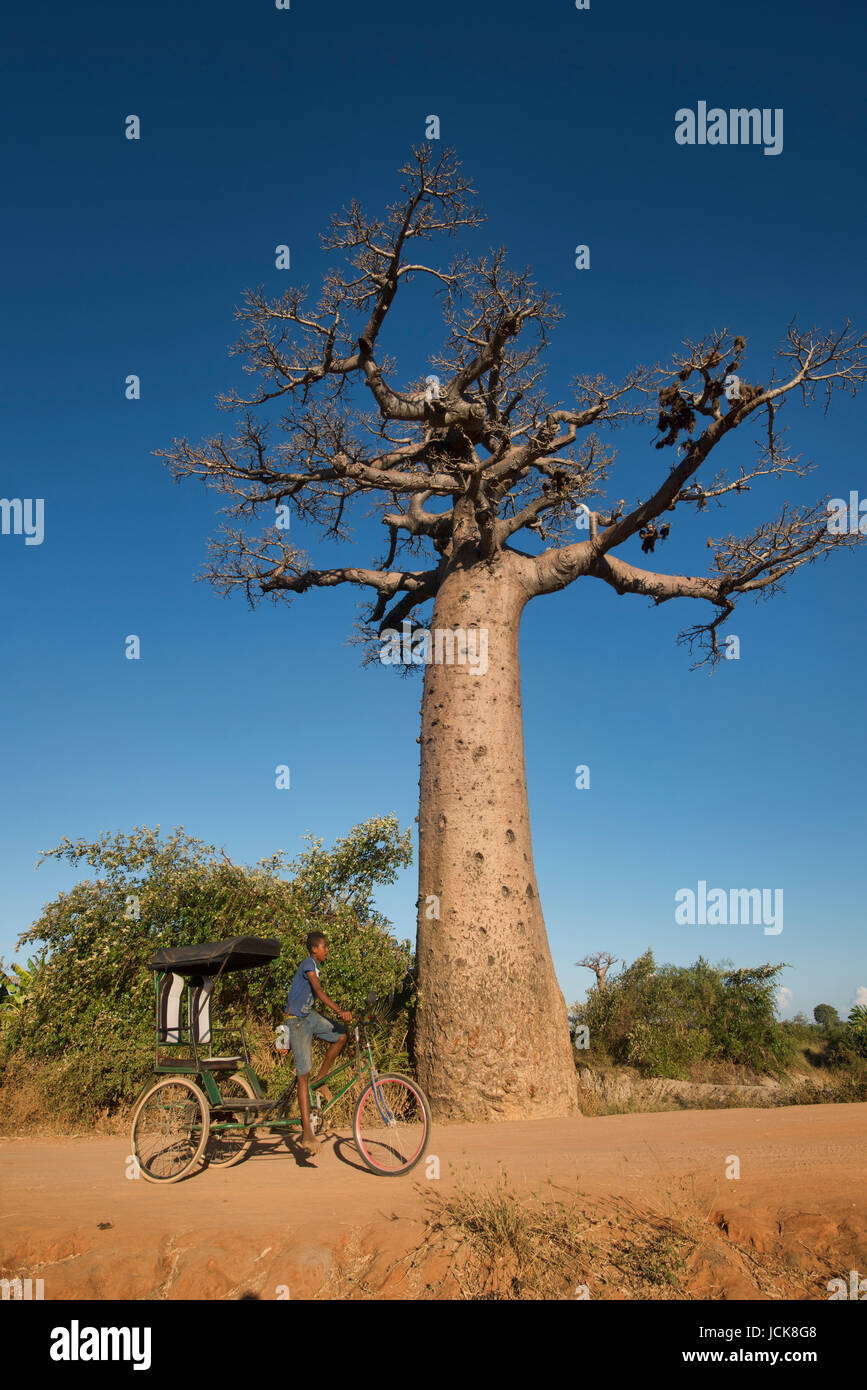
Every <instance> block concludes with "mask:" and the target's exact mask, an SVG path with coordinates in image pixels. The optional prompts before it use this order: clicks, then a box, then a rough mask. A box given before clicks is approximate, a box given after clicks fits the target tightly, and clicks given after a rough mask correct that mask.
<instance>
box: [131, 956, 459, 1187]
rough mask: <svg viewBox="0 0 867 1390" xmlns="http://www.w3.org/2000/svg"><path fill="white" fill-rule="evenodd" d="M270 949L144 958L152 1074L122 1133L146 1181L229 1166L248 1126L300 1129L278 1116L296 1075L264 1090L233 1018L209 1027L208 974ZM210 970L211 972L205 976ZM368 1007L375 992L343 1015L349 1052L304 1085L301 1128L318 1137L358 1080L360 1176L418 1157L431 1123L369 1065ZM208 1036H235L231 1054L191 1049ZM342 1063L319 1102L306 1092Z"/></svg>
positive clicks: (383, 1172) (408, 1091)
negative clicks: (347, 1019)
mask: <svg viewBox="0 0 867 1390" xmlns="http://www.w3.org/2000/svg"><path fill="white" fill-rule="evenodd" d="M279 953H280V942H279V941H276V940H273V939H271V940H263V939H262V938H259V937H232V938H230V939H228V940H226V941H220V942H205V943H203V944H202V945H200V946H178V947H168V948H166V949H164V950H162V951H157V952H156V954H155V955H154V957H153V958H152V960H151V961H150V962H149V968H150V969H151V970H153V971H154V972H155V981H154V984H155V994H156V1005H155V1008H156V1029H155V1055H154V1072H155V1076H154V1077H152V1078H151V1080H150V1081H149V1082H148V1083H146V1085H145V1086H144V1088H143V1089H142V1091H141V1092H140V1094H139V1097H138V1099H137V1101H136V1103H135V1108H134V1111H133V1117H132V1130H131V1142H132V1152H133V1155H134V1157H135V1160H136V1165H137V1170H138V1171H139V1172H140V1173H141V1175H142V1177H143V1178H145V1179H146V1180H147V1181H149V1182H153V1183H166V1184H168V1183H175V1182H179V1181H180V1180H181V1179H182V1178H185V1177H187V1176H189V1175H190V1174H191V1173H192V1172H193V1170H194V1169H196V1168H197V1167H199V1165H200V1164H204V1165H207V1166H210V1167H214V1168H231V1167H233V1166H234V1165H235V1164H236V1163H239V1162H240V1161H241V1160H242V1159H243V1158H245V1157H246V1156H247V1155H248V1154H249V1152H250V1149H251V1147H252V1144H253V1140H254V1138H255V1135H256V1130H257V1129H259V1128H262V1129H271V1130H277V1131H281V1130H285V1131H289V1130H291V1129H293V1128H296V1127H299V1126H300V1124H301V1119H300V1117H298V1116H290V1115H289V1113H288V1112H289V1107H290V1105H291V1102H292V1099H293V1096H294V1094H295V1090H296V1087H297V1084H298V1078H297V1076H296V1077H294V1078H293V1080H292V1081H291V1082H290V1083H289V1084H288V1085H287V1086H286V1087H285V1088H284V1089H283V1090H282V1091H281V1092H280V1094H279V1095H277V1096H274V1097H268V1096H266V1095H265V1091H264V1088H263V1085H262V1081H261V1079H260V1078H259V1076H258V1075H257V1073H256V1071H255V1070H254V1068H253V1066H252V1063H251V1061H250V1054H249V1050H248V1047H247V1040H246V1036H245V1034H244V1026H243V1024H226V1025H223V1026H222V1027H216V1028H212V1026H211V999H212V995H213V990H214V985H215V982H216V980H217V979H219V977H220V976H221V975H222V974H224V973H227V972H228V971H231V970H246V969H253V968H255V967H256V966H259V965H264V964H267V963H268V962H270V961H271V960H273V959H274V958H275V957H276V956H277V955H279ZM215 966H219V969H218V970H217V973H216V975H213V974H209V973H206V972H208V971H212V970H213V969H214V967H215ZM376 1007H377V999H376V996H375V995H373V994H370V995H368V997H367V1000H366V1003H365V1010H366V1013H363V1014H361V1015H360V1016H359V1017H358V1018H357V1019H355V1020H353V1025H352V1026H353V1037H354V1042H355V1055H354V1058H352V1059H350V1058H345V1059H344V1060H343V1061H338V1063H337V1065H336V1066H335V1067H334V1068H333V1069H332V1070H331V1071H330V1072H329V1073H328V1075H327V1076H323V1077H321V1078H320V1079H319V1080H318V1081H315V1082H310V1083H308V1085H309V1088H310V1093H311V1101H312V1102H313V1104H311V1112H310V1117H311V1125H312V1126H313V1129H314V1132H315V1133H318V1132H319V1131H320V1130H321V1128H322V1125H323V1123H324V1120H325V1116H326V1115H327V1114H328V1113H329V1111H331V1110H332V1109H333V1108H334V1106H336V1105H337V1103H338V1102H339V1101H340V1100H341V1099H342V1097H343V1096H345V1095H346V1093H347V1091H349V1090H351V1088H352V1087H353V1086H354V1085H356V1083H357V1082H362V1081H364V1080H365V1076H366V1077H367V1084H366V1085H365V1086H364V1089H363V1090H362V1092H361V1094H360V1096H359V1098H358V1101H357V1103H356V1106H355V1111H354V1114H353V1121H352V1132H353V1137H354V1139H355V1144H356V1148H357V1150H358V1153H359V1156H360V1158H361V1160H362V1162H363V1163H364V1165H365V1167H366V1168H367V1169H368V1170H369V1171H370V1172H372V1173H375V1174H377V1176H379V1177H399V1176H402V1175H404V1174H405V1173H409V1172H410V1171H411V1170H412V1169H413V1168H415V1167H416V1165H417V1164H418V1163H419V1162H420V1161H421V1159H422V1157H423V1156H424V1153H425V1150H426V1148H427V1145H428V1143H429V1140H430V1131H431V1126H432V1121H431V1114H430V1105H429V1102H428V1100H427V1097H426V1096H425V1094H424V1092H423V1091H422V1089H421V1087H420V1086H419V1085H418V1084H417V1082H415V1081H413V1080H412V1079H411V1078H410V1077H408V1076H402V1075H401V1074H399V1073H397V1072H388V1073H379V1072H378V1071H377V1068H376V1063H375V1059H374V1055H373V1048H372V1045H371V1041H370V1036H369V1031H368V1030H369V1027H370V1026H371V1025H373V1024H374V1023H375V1022H376V1019H375V1018H374V1011H375V1009H376ZM215 1033H224V1034H225V1033H237V1034H238V1035H239V1037H240V1045H241V1050H240V1052H238V1053H237V1054H233V1055H226V1056H222V1057H214V1056H204V1055H201V1054H200V1051H199V1047H200V1045H204V1044H210V1043H211V1039H212V1037H213V1035H214V1034H215ZM362 1038H363V1042H362ZM176 1045H180V1046H184V1047H186V1048H188V1049H189V1050H190V1051H191V1052H192V1056H187V1057H172V1056H169V1055H166V1053H165V1052H164V1051H162V1052H161V1047H162V1048H163V1049H165V1048H167V1047H172V1046H176ZM363 1054H364V1055H365V1057H366V1060H365V1059H364V1057H363ZM350 1069H352V1070H353V1072H354V1074H353V1075H352V1076H351V1077H350V1079H349V1080H348V1081H347V1082H346V1084H345V1085H344V1086H342V1087H341V1088H340V1089H339V1090H338V1092H337V1094H336V1095H334V1096H332V1098H331V1100H330V1101H328V1102H327V1103H326V1104H325V1105H322V1104H321V1097H317V1095H316V1092H318V1091H319V1089H320V1088H321V1087H323V1086H326V1085H327V1084H328V1082H329V1081H331V1080H332V1079H334V1078H335V1077H338V1076H340V1075H341V1074H342V1073H344V1072H347V1071H349V1070H350ZM190 1077H194V1079H193V1080H191V1079H189V1078H190Z"/></svg>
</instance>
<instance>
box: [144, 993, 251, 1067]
mask: <svg viewBox="0 0 867 1390" xmlns="http://www.w3.org/2000/svg"><path fill="white" fill-rule="evenodd" d="M187 983H188V981H187V980H186V979H185V977H184V976H183V975H176V974H174V973H173V972H172V971H167V972H166V974H165V975H164V976H163V978H162V981H161V982H160V998H159V1039H160V1041H161V1042H164V1043H180V1042H183V1041H184V1038H183V1037H182V1034H183V1033H185V1032H186V1031H187V1030H186V1029H185V1028H183V1026H182V1023H181V1005H182V1001H183V997H184V989H185V987H186V985H187ZM189 984H190V1019H191V1022H192V1028H193V1034H194V1037H195V1040H196V1044H197V1045H199V1044H206V1045H207V1044H210V1043H211V997H212V995H213V992H214V981H213V979H211V978H210V977H208V978H207V979H202V977H201V976H200V977H199V980H198V982H197V983H196V984H193V983H192V981H190V982H189ZM242 1061H243V1058H242V1057H241V1056H240V1055H239V1056H236V1057H201V1056H200V1057H199V1064H200V1065H201V1066H203V1067H207V1068H208V1070H213V1071H218V1070H222V1069H224V1068H228V1067H236V1066H238V1064H239V1063H240V1062H242ZM191 1063H192V1064H194V1058H192V1057H166V1058H163V1059H162V1065H168V1066H172V1065H176V1066H178V1067H179V1068H186V1069H187V1070H189V1067H190V1064H191Z"/></svg>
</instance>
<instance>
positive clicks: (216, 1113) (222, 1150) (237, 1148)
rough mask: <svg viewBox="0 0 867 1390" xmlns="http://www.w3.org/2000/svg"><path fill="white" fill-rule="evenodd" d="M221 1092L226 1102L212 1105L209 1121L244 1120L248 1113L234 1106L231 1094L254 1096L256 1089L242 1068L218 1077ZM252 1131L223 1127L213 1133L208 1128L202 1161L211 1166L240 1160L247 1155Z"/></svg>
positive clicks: (216, 1166)
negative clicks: (229, 1074)
mask: <svg viewBox="0 0 867 1390" xmlns="http://www.w3.org/2000/svg"><path fill="white" fill-rule="evenodd" d="M219 1087H220V1096H221V1097H222V1099H223V1101H227V1102H229V1103H228V1104H224V1105H219V1106H214V1107H213V1109H212V1110H211V1124H212V1125H213V1124H219V1123H220V1121H221V1120H222V1121H223V1122H224V1123H225V1122H226V1121H229V1120H244V1119H248V1118H249V1116H247V1115H245V1114H243V1112H242V1111H239V1110H233V1109H232V1106H231V1100H232V1097H233V1096H236V1097H239V1098H240V1097H247V1098H248V1099H250V1100H255V1098H256V1093H255V1091H254V1090H253V1087H252V1086H251V1085H250V1082H249V1081H248V1080H247V1078H246V1076H244V1075H243V1074H242V1073H241V1072H239V1071H236V1072H235V1073H234V1074H233V1075H232V1076H230V1077H229V1079H228V1081H222V1080H221V1081H220V1082H219ZM254 1138H255V1132H254V1130H253V1128H252V1127H251V1128H250V1129H225V1130H220V1131H218V1132H217V1133H214V1131H213V1130H211V1133H210V1137H209V1139H208V1147H207V1149H206V1150H205V1162H206V1163H207V1164H208V1166H209V1167H210V1168H231V1167H232V1165H233V1164H235V1163H240V1162H241V1159H242V1158H246V1156H247V1154H248V1153H249V1152H250V1148H251V1146H252V1143H253V1140H254Z"/></svg>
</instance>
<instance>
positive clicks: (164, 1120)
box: [131, 1076, 210, 1183]
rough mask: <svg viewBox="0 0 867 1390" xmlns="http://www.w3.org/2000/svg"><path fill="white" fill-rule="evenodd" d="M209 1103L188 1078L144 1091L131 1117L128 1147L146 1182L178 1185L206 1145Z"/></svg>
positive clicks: (162, 1080) (170, 1078)
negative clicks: (130, 1146)
mask: <svg viewBox="0 0 867 1390" xmlns="http://www.w3.org/2000/svg"><path fill="white" fill-rule="evenodd" d="M209 1129H210V1116H209V1113H208V1102H207V1100H206V1098H205V1096H204V1094H203V1092H202V1091H201V1090H200V1089H199V1087H198V1086H197V1085H196V1084H195V1082H194V1081H190V1080H189V1079H188V1078H187V1077H183V1076H167V1077H162V1078H160V1080H159V1081H155V1082H154V1084H153V1086H150V1087H149V1088H148V1090H147V1091H145V1093H144V1095H143V1096H142V1098H141V1100H140V1101H139V1102H138V1104H137V1105H136V1108H135V1112H134V1114H133V1117H132V1133H131V1145H132V1151H133V1154H134V1156H135V1159H136V1163H137V1166H138V1171H139V1172H140V1173H141V1175H142V1177H143V1178H146V1179H147V1181H148V1182H155V1183H171V1182H180V1180H181V1178H184V1177H186V1176H187V1174H188V1173H190V1172H191V1171H192V1170H193V1168H195V1167H196V1164H197V1163H198V1161H199V1159H200V1158H201V1156H202V1151H203V1150H204V1147H205V1145H206V1144H207V1142H208V1132H209Z"/></svg>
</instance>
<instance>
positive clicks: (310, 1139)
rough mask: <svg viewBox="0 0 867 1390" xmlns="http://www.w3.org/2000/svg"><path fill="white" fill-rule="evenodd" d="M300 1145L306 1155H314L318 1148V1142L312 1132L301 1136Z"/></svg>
mask: <svg viewBox="0 0 867 1390" xmlns="http://www.w3.org/2000/svg"><path fill="white" fill-rule="evenodd" d="M300 1143H301V1147H302V1149H306V1150H307V1152H308V1153H315V1152H316V1150H317V1149H318V1148H319V1140H318V1139H317V1138H316V1135H315V1134H314V1133H313V1132H312V1130H311V1132H310V1133H309V1134H302V1135H301V1140H300Z"/></svg>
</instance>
